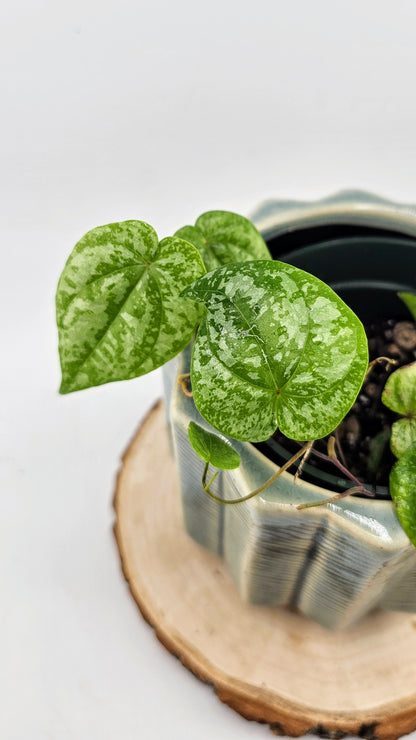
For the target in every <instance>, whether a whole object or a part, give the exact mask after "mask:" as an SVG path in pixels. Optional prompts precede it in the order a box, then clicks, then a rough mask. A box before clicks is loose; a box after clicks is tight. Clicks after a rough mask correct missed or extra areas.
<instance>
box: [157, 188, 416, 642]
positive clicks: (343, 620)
mask: <svg viewBox="0 0 416 740" xmlns="http://www.w3.org/2000/svg"><path fill="white" fill-rule="evenodd" d="M252 218H253V221H254V222H255V223H256V225H257V226H258V228H259V229H260V231H261V232H262V233H263V235H264V237H265V239H266V241H267V242H268V244H269V248H270V249H271V251H272V254H273V256H274V257H275V258H278V259H283V260H286V261H288V262H290V263H291V264H295V265H297V266H299V267H302V268H303V269H306V270H308V271H309V272H312V273H313V274H315V275H317V276H318V277H321V278H322V279H323V280H325V281H326V282H328V283H329V284H332V287H333V288H334V289H335V290H336V291H337V292H339V293H340V294H341V295H342V297H343V298H344V300H346V302H347V303H348V304H349V305H350V306H351V307H352V308H353V309H354V310H355V311H357V313H358V315H359V316H360V318H362V319H363V320H366V319H368V318H373V317H374V314H375V313H377V312H378V311H379V309H380V307H385V306H387V312H388V311H393V313H394V312H396V313H397V311H401V312H403V306H402V305H401V303H400V302H399V301H398V299H397V297H396V292H397V290H415V289H416V209H415V208H412V207H410V206H402V205H398V204H395V203H391V202H388V201H385V200H382V199H380V198H377V197H375V196H372V195H369V194H367V193H361V192H355V191H354V192H350V191H349V192H344V193H340V194H338V195H336V196H334V197H331V198H327V199H325V200H322V201H318V202H315V203H295V202H274V201H270V202H267V203H265V204H264V205H263V206H261V207H260V208H259V209H258V210H257V212H255V214H254V216H253V217H252ZM346 240H349V241H346ZM392 254H394V259H393V260H392V259H391V256H392ZM377 307H378V308H377ZM190 354H191V351H190V348H189V347H188V348H187V350H185V351H184V352H183V353H182V354H181V355H180V357H179V358H177V359H176V360H175V361H174V362H172V363H170V364H169V366H168V367H167V368H166V370H165V380H166V392H167V395H166V398H167V406H168V412H169V418H170V422H171V430H172V435H173V441H174V452H175V456H176V459H177V464H178V469H179V477H180V486H181V494H182V502H183V513H184V523H185V527H186V530H187V531H188V533H189V534H190V536H191V537H193V539H195V540H196V541H197V542H198V543H199V544H200V545H202V546H204V547H206V548H208V549H209V550H211V551H212V552H215V553H217V554H219V555H220V556H221V557H223V558H224V560H225V561H226V563H227V566H228V569H229V572H230V574H231V576H232V579H233V581H234V583H235V585H236V587H237V589H238V590H239V592H240V594H241V596H242V598H243V599H245V600H247V601H249V602H251V603H254V604H264V605H269V606H277V605H279V606H288V607H290V608H292V609H295V610H297V611H299V612H301V613H303V614H304V615H306V616H307V617H309V618H311V619H313V620H315V621H316V622H318V623H319V624H321V625H323V626H324V627H327V628H330V629H339V628H344V627H347V626H349V625H350V624H352V623H353V622H355V621H356V620H357V619H359V618H360V617H362V616H363V615H364V614H366V613H368V612H369V611H370V610H372V609H374V608H378V607H381V608H384V609H394V610H403V611H416V549H415V548H414V547H413V546H412V545H411V543H410V542H409V540H408V538H407V536H406V535H405V533H404V531H403V530H402V528H401V526H400V524H399V522H398V519H397V516H396V514H395V510H394V507H393V504H392V502H391V500H389V499H387V500H386V499H384V500H383V499H382V498H380V499H378V500H373V499H371V500H370V499H365V498H359V497H349V498H347V499H344V500H342V501H339V502H337V503H333V504H330V505H326V506H322V507H318V508H313V509H307V510H304V511H298V510H297V509H296V504H298V503H301V502H306V501H313V500H317V499H322V498H326V497H328V496H329V495H330V494H331V485H332V484H334V486H335V485H337V484H339V483H340V481H339V480H337V478H336V476H334V479H333V480H331V479H330V480H328V479H325V476H324V478H323V479H319V478H318V480H315V482H311V481H305V480H300V481H297V482H296V483H295V482H294V479H293V476H292V475H291V474H289V473H284V474H283V475H282V476H281V477H280V478H279V479H278V480H277V481H276V482H275V484H274V485H272V486H270V487H269V488H268V489H267V490H266V491H264V492H263V493H262V494H261V495H260V496H258V497H256V498H254V499H251V500H249V501H247V502H244V503H242V504H239V505H238V506H223V505H221V504H217V503H216V502H214V501H212V500H211V499H209V498H208V496H207V495H206V494H205V493H204V492H203V490H202V488H201V476H202V468H203V463H202V462H201V460H200V459H199V458H198V457H197V456H196V454H195V453H194V451H193V450H192V447H191V446H190V444H189V441H188V436H187V427H188V424H189V422H190V421H191V420H193V421H196V422H197V423H198V424H200V425H201V426H205V427H206V428H209V426H208V425H207V424H206V422H205V421H204V420H203V419H202V417H201V416H200V415H199V413H198V412H197V410H196V408H195V405H194V403H193V401H192V399H191V398H188V397H186V396H185V395H184V394H183V393H182V391H181V389H180V386H179V385H178V384H177V383H175V382H174V377H175V376H176V374H177V373H182V372H188V371H189V365H190ZM233 446H234V447H235V449H237V451H238V452H239V454H240V456H241V465H240V467H239V468H238V469H237V470H234V471H227V472H222V473H221V474H220V475H219V476H218V478H217V480H216V481H215V484H214V486H213V487H212V490H213V492H214V493H216V494H217V495H221V496H223V497H224V498H236V497H240V496H244V495H245V494H246V493H249V492H250V491H251V490H253V489H255V488H257V487H258V486H260V485H261V484H262V483H264V481H265V480H267V479H268V478H269V477H270V476H271V475H272V474H273V473H274V472H275V471H276V468H277V465H276V462H274V461H273V459H270V458H273V457H274V453H275V450H273V449H271V448H270V446H268V445H267V443H266V444H264V445H262V446H259V445H256V446H255V445H252V444H249V443H239V442H235V441H233ZM322 486H324V487H322ZM336 490H339V488H334V492H335V491H336Z"/></svg>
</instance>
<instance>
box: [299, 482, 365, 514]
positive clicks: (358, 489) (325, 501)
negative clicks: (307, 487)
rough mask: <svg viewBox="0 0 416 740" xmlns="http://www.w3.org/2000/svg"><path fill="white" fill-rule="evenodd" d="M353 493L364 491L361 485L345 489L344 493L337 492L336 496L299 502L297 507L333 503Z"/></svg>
mask: <svg viewBox="0 0 416 740" xmlns="http://www.w3.org/2000/svg"><path fill="white" fill-rule="evenodd" d="M353 493H362V488H361V486H354V487H353V488H348V490H347V491H343V492H342V493H336V494H335V496H330V497H329V498H324V499H322V501H311V502H309V503H307V504H299V505H298V506H297V507H296V508H297V509H312V508H313V507H314V506H323V505H324V504H332V503H333V502H334V501H339V500H340V499H341V498H346V496H351V495H352V494H353Z"/></svg>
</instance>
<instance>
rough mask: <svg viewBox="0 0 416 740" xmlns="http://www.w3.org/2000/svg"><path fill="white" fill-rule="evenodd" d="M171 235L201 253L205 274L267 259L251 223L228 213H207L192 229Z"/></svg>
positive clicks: (257, 233)
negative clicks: (189, 243)
mask: <svg viewBox="0 0 416 740" xmlns="http://www.w3.org/2000/svg"><path fill="white" fill-rule="evenodd" d="M175 236H179V237H181V239H186V240H187V241H189V242H191V244H193V245H194V246H195V247H196V248H197V249H198V251H199V252H200V254H201V257H202V259H203V261H204V264H205V267H206V268H207V271H210V270H215V268H217V267H220V266H221V265H225V264H227V263H230V262H248V261H250V260H264V259H271V257H270V252H269V250H268V249H267V246H266V244H265V242H264V240H263V237H262V236H261V234H260V233H259V232H258V231H257V229H256V227H255V226H254V224H252V223H251V221H249V220H248V219H247V218H244V216H239V215H238V214H237V213H230V212H229V211H208V212H207V213H203V214H202V216H200V217H199V218H198V219H197V221H196V224H195V226H183V227H182V228H181V229H179V230H178V231H177V232H176V234H175Z"/></svg>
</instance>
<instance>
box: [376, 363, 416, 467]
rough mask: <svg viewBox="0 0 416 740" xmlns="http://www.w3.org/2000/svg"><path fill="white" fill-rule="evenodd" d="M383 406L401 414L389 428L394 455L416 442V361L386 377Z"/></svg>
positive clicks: (382, 398) (399, 453) (403, 451)
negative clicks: (400, 417)
mask: <svg viewBox="0 0 416 740" xmlns="http://www.w3.org/2000/svg"><path fill="white" fill-rule="evenodd" d="M381 400H382V401H383V403H384V405H385V406H388V408H389V409H392V411H395V412H396V413H397V414H401V415H402V416H403V419H398V421H395V422H394V424H393V425H392V428H391V440H390V446H391V449H392V452H393V454H394V455H396V457H402V455H404V453H405V452H406V451H407V450H408V449H409V448H410V447H411V446H412V445H413V444H414V443H415V442H416V362H412V363H411V364H410V365H404V367H400V368H399V369H398V370H395V372H394V373H392V374H391V375H390V377H389V378H388V379H387V382H386V385H385V386H384V390H383V394H382V396H381Z"/></svg>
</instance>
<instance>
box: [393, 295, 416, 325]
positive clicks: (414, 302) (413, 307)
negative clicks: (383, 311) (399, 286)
mask: <svg viewBox="0 0 416 740" xmlns="http://www.w3.org/2000/svg"><path fill="white" fill-rule="evenodd" d="M397 295H398V296H399V298H401V300H402V301H403V303H405V304H406V306H407V308H408V309H409V311H410V313H411V314H412V316H413V318H414V320H415V321H416V294H415V293H398V294H397Z"/></svg>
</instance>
